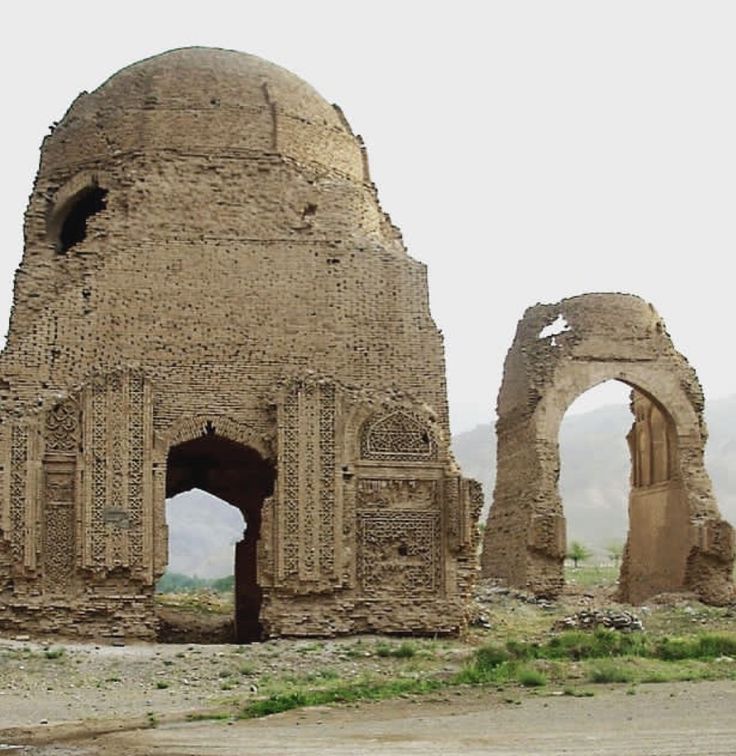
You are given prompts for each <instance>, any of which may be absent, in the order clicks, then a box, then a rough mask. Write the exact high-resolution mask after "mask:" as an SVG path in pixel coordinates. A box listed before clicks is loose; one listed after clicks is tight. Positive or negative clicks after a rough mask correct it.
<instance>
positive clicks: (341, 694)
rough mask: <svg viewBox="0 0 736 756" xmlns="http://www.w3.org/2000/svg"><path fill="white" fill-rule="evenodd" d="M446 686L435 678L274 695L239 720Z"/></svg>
mask: <svg viewBox="0 0 736 756" xmlns="http://www.w3.org/2000/svg"><path fill="white" fill-rule="evenodd" d="M445 685H446V683H445V682H443V681H441V680H435V679H426V680H422V679H396V680H366V681H361V682H355V683H340V684H337V685H334V686H329V687H327V688H323V689H319V690H308V689H299V690H294V691H290V692H286V693H274V694H273V695H271V696H269V697H268V698H265V699H263V700H261V701H254V702H253V703H249V704H247V705H246V706H245V707H243V709H241V711H240V714H239V717H240V718H241V719H254V718H256V717H265V716H267V715H269V714H278V713H280V712H282V711H289V710H291V709H299V708H302V707H304V706H323V705H325V704H333V703H354V702H357V701H378V700H382V699H384V698H395V697H396V696H400V695H409V694H416V695H423V694H425V693H431V692H433V691H436V690H439V689H440V688H442V687H444V686H445Z"/></svg>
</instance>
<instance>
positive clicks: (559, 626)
mask: <svg viewBox="0 0 736 756" xmlns="http://www.w3.org/2000/svg"><path fill="white" fill-rule="evenodd" d="M598 627H605V628H609V629H611V630H619V631H620V632H622V633H629V632H633V631H634V630H644V624H643V623H642V621H641V620H640V619H639V617H637V616H636V615H635V614H634V613H633V612H629V611H625V610H622V609H582V610H581V611H579V612H576V613H575V614H571V615H569V616H567V617H562V618H561V619H559V620H557V622H555V623H554V625H553V626H552V630H554V631H555V632H560V631H562V630H595V629H596V628H598Z"/></svg>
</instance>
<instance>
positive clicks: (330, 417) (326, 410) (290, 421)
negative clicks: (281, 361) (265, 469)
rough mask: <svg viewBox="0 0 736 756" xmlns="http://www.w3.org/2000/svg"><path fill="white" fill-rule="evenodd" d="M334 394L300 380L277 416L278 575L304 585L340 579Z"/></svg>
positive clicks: (327, 385) (332, 390) (325, 386)
mask: <svg viewBox="0 0 736 756" xmlns="http://www.w3.org/2000/svg"><path fill="white" fill-rule="evenodd" d="M335 418H336V391H335V387H334V385H332V384H330V383H326V382H305V381H297V382H295V383H294V384H292V385H291V386H290V387H289V388H288V390H287V391H286V392H285V394H284V396H283V400H282V401H281V403H280V405H279V411H278V434H279V474H278V484H277V485H278V487H279V488H278V490H279V491H280V497H279V500H278V506H277V510H278V513H279V514H278V518H279V527H278V528H277V530H276V531H275V532H277V533H279V536H278V539H279V543H278V544H277V545H276V551H277V553H279V554H280V556H279V557H278V559H277V565H278V574H279V577H280V579H281V580H284V579H286V578H288V577H291V578H296V579H298V580H300V581H307V582H310V581H311V582H319V581H324V580H328V581H331V580H333V579H334V578H335V575H336V559H335V550H336V547H337V542H336V538H337V534H336V521H337V520H336V516H337V515H336V510H337V508H338V506H339V504H340V502H341V497H340V494H341V491H340V490H339V489H338V484H337V460H336V442H335Z"/></svg>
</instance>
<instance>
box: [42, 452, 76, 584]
mask: <svg viewBox="0 0 736 756" xmlns="http://www.w3.org/2000/svg"><path fill="white" fill-rule="evenodd" d="M45 468H46V470H45V486H44V488H45V497H44V498H45V506H44V538H43V557H44V558H43V565H44V576H45V579H46V584H47V587H48V588H49V589H50V590H52V591H53V590H60V589H63V588H64V587H65V585H66V584H67V583H68V582H69V580H70V579H71V577H72V575H73V573H74V563H75V554H76V546H75V538H74V529H75V507H74V500H75V465H74V462H73V461H69V462H55V463H51V462H47V463H46V464H45Z"/></svg>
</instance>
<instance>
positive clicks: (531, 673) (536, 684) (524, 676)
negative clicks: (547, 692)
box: [516, 667, 547, 688]
mask: <svg viewBox="0 0 736 756" xmlns="http://www.w3.org/2000/svg"><path fill="white" fill-rule="evenodd" d="M516 679H517V680H518V681H519V682H520V683H521V684H522V685H523V686H524V687H525V688H541V687H542V686H543V685H546V684H547V678H546V677H545V676H544V675H543V674H542V673H541V672H540V671H539V670H538V669H534V668H533V667H520V668H519V669H518V670H517V671H516Z"/></svg>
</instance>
